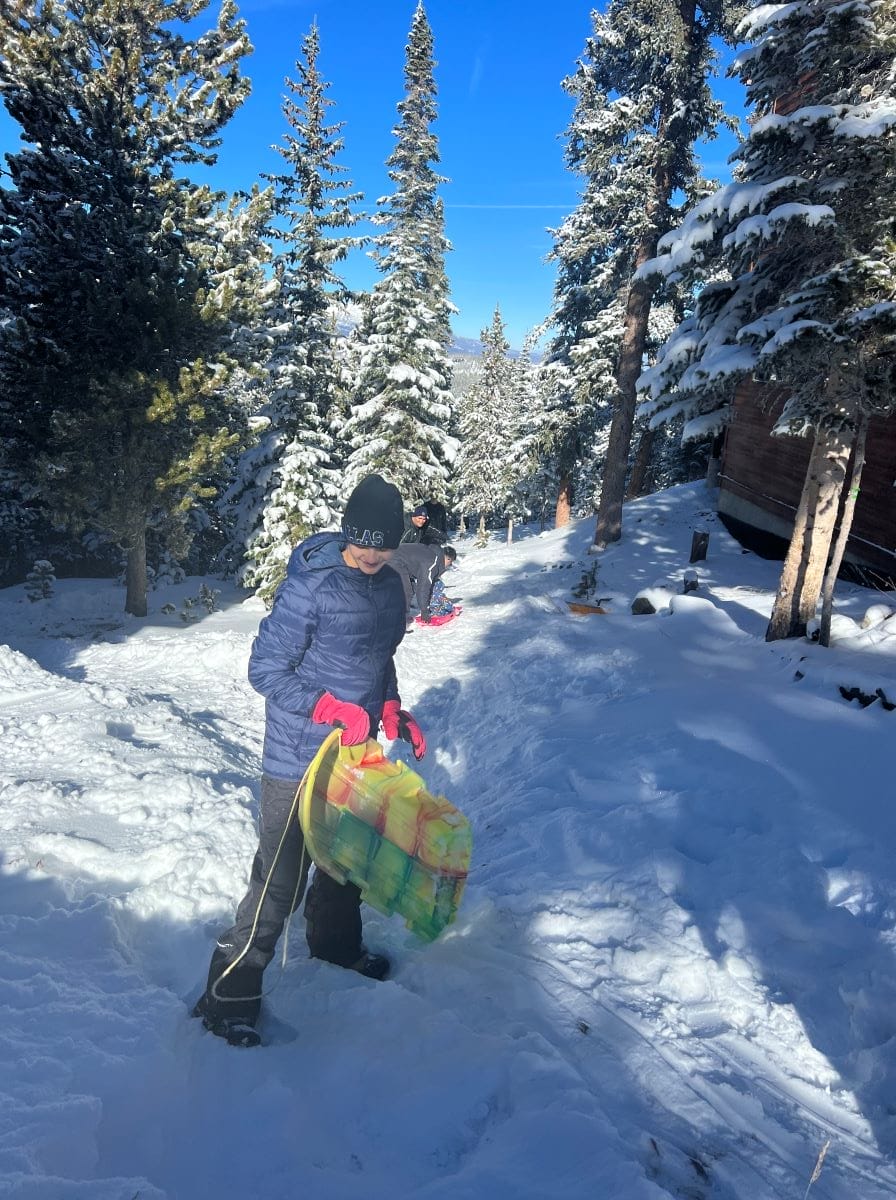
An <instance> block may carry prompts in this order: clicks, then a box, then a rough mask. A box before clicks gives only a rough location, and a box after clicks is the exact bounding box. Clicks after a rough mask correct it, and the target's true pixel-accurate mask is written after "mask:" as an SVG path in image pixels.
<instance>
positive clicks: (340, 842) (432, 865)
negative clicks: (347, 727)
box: [299, 729, 472, 942]
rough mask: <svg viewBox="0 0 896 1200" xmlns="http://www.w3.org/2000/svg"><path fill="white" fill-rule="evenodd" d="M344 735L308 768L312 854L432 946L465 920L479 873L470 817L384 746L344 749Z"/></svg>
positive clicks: (332, 739)
mask: <svg viewBox="0 0 896 1200" xmlns="http://www.w3.org/2000/svg"><path fill="white" fill-rule="evenodd" d="M340 736H341V730H339V729H335V730H334V731H333V732H332V733H331V734H330V735H329V736H328V737H327V739H326V741H325V742H324V743H323V745H322V746H321V748H320V750H319V751H318V752H317V755H316V756H315V758H314V761H313V762H312V763H311V766H310V767H309V768H308V771H307V773H306V775H305V778H304V780H303V781H302V786H301V789H300V796H299V820H300V822H301V825H302V830H303V832H304V834H305V844H306V846H307V847H308V853H309V854H310V855H311V857H312V859H313V860H314V862H315V863H317V865H318V866H320V867H322V868H323V869H324V870H325V871H326V872H327V874H328V875H332V876H333V878H334V879H338V880H339V882H340V883H344V882H345V881H346V880H347V879H350V880H351V882H352V883H354V884H357V886H358V887H359V888H360V889H361V895H362V898H363V899H364V900H365V901H366V902H367V903H368V904H370V905H372V906H373V907H374V908H376V909H378V910H379V911H380V912H381V913H385V915H386V916H391V915H392V913H396V912H397V913H399V914H400V915H401V916H402V917H404V919H405V924H406V925H407V927H408V929H410V930H411V931H412V932H413V933H415V934H417V936H418V937H420V938H423V940H424V941H428V942H429V941H432V940H433V939H434V938H436V937H438V935H439V934H440V933H441V932H442V930H443V929H444V928H445V926H446V925H448V924H450V922H451V921H453V920H454V918H455V916H456V915H457V909H458V905H459V904H460V899H461V896H462V895H463V890H464V885H465V883H466V881H467V872H468V870H469V867H470V853H471V850H472V838H471V833H470V826H469V823H468V821H467V819H466V817H464V815H463V814H462V813H460V812H458V810H457V809H456V808H455V807H454V805H453V804H450V803H449V802H448V801H447V800H446V799H445V798H444V797H443V796H432V795H430V793H429V792H428V791H427V790H426V787H425V785H424V783H423V780H422V779H421V778H420V776H419V775H417V774H416V772H415V771H412V770H411V768H410V767H408V766H406V765H405V764H404V763H401V762H397V763H396V762H392V761H391V760H390V759H388V758H386V756H385V755H384V754H383V749H382V747H381V746H380V744H379V742H375V741H373V740H368V741H367V742H364V743H362V744H361V745H360V746H343V745H341V744H340V741H339V738H340Z"/></svg>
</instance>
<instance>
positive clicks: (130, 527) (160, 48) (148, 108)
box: [0, 0, 250, 615]
mask: <svg viewBox="0 0 896 1200" xmlns="http://www.w3.org/2000/svg"><path fill="white" fill-rule="evenodd" d="M206 6H207V0H114V2H113V0H79V2H78V3H74V2H73V0H58V2H53V0H49V2H47V3H43V4H39V5H38V4H33V3H24V2H22V3H16V4H14V5H12V6H6V7H4V8H3V9H2V11H0V33H2V41H3V44H4V50H5V53H4V55H3V57H2V59H0V90H2V93H3V98H4V103H5V105H6V107H7V109H8V111H9V113H10V115H11V116H12V117H13V119H14V120H15V121H17V122H18V123H19V124H20V126H21V128H22V133H23V136H24V139H25V141H26V148H25V149H23V150H21V151H19V152H17V153H14V154H11V155H8V156H7V161H8V163H9V167H10V174H11V177H12V187H10V188H9V189H3V190H0V261H2V266H0V279H2V288H3V292H2V295H0V306H5V307H8V308H9V310H10V311H11V313H12V316H13V320H12V322H11V325H10V326H9V327H7V330H6V332H5V335H4V337H3V346H2V356H0V366H2V379H0V385H2V390H4V391H5V394H6V396H7V398H8V399H9V400H10V409H9V410H8V412H7V414H6V420H5V422H4V424H5V428H4V435H5V436H8V437H11V438H13V439H14V441H15V442H16V444H17V445H18V446H19V447H21V449H22V451H23V452H24V453H25V454H26V456H27V457H28V459H29V461H30V462H32V463H33V464H34V469H35V471H36V473H37V474H38V475H39V478H40V482H41V488H42V492H43V494H44V496H45V497H46V499H47V501H48V503H49V504H50V505H51V506H52V509H53V511H54V513H55V514H56V515H57V517H58V518H60V519H64V520H66V521H67V522H68V523H70V524H71V525H72V526H83V525H85V524H90V525H93V526H95V527H99V528H102V529H104V530H106V531H107V532H108V533H109V534H111V535H112V536H114V537H115V538H117V539H119V540H120V542H121V543H122V544H123V545H124V546H125V547H126V548H127V552H128V591H127V599H126V608H127V611H129V612H132V613H135V614H138V615H141V614H142V613H145V611H146V595H145V593H146V559H145V545H146V530H147V526H148V525H149V524H150V523H151V522H152V521H153V519H154V516H155V515H156V514H157V513H158V512H160V511H161V512H164V513H170V512H173V511H175V510H176V509H183V508H185V507H187V506H188V505H189V498H190V495H191V493H192V492H193V491H194V489H195V488H196V487H197V486H200V485H201V483H202V481H203V480H204V479H205V478H206V477H207V475H208V472H209V470H210V469H211V467H212V466H213V464H214V463H215V462H216V461H218V460H219V459H220V458H221V456H222V455H223V454H224V453H226V451H227V449H228V448H229V447H230V446H231V445H232V443H233V435H232V434H231V432H230V431H229V429H228V416H229V414H228V407H227V375H228V371H229V367H230V366H231V365H232V359H231V358H230V357H229V354H228V352H229V351H232V350H234V349H235V345H234V342H233V338H232V334H233V330H234V328H235V327H237V326H239V325H241V324H242V323H243V322H244V320H245V313H244V312H243V311H241V303H242V302H243V300H244V299H245V298H244V297H241V296H239V295H238V294H237V293H236V292H235V291H234V290H233V288H232V287H231V286H227V285H223V286H220V287H219V286H218V282H220V275H219V279H218V280H216V278H215V277H214V275H213V273H212V271H211V268H210V265H209V254H210V253H211V251H210V249H209V248H210V246H212V245H214V244H215V243H216V240H217V233H218V232H219V228H220V221H219V219H218V216H217V209H218V197H216V196H215V195H214V194H213V193H212V192H211V191H210V190H209V189H208V188H206V187H201V186H197V185H195V184H192V183H191V182H189V181H188V180H187V179H185V178H183V177H180V176H178V174H177V171H178V169H182V168H184V167H189V166H192V165H193V164H207V165H210V164H212V163H213V162H214V161H215V148H216V146H217V145H218V142H219V133H220V130H221V128H222V127H223V126H224V124H225V123H226V122H227V120H228V119H229V118H230V116H231V115H232V114H233V112H234V111H235V110H236V109H237V107H238V106H239V105H240V104H241V103H242V101H243V100H244V98H245V97H246V95H247V93H248V87H249V85H248V81H246V80H245V79H243V78H242V77H241V75H240V70H239V63H240V60H241V58H242V57H243V56H244V55H245V54H246V53H247V52H248V50H249V48H250V47H249V44H248V40H247V37H246V34H245V29H244V27H243V24H242V22H241V21H239V20H238V19H237V15H236V9H235V7H234V5H233V3H232V0H224V2H223V3H222V6H221V9H220V13H219V16H218V21H217V25H216V27H215V28H214V29H212V30H207V31H205V32H203V33H202V34H201V36H198V37H195V38H190V37H188V35H187V27H188V25H189V24H190V22H192V21H193V20H194V19H195V18H196V17H198V16H199V15H200V14H201V12H202V11H203V10H204V8H205V7H206ZM232 282H233V281H232V280H231V281H230V283H232Z"/></svg>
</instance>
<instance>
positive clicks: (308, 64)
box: [228, 24, 363, 600]
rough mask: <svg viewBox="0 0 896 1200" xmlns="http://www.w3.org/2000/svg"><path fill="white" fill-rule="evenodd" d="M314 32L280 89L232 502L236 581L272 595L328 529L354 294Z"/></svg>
mask: <svg viewBox="0 0 896 1200" xmlns="http://www.w3.org/2000/svg"><path fill="white" fill-rule="evenodd" d="M319 53H320V34H319V31H318V27H317V25H316V24H313V25H312V27H311V29H310V30H309V32H308V33H307V35H306V36H305V38H304V39H303V41H302V57H301V58H300V60H299V61H298V62H297V63H296V71H297V78H296V79H295V80H292V79H287V80H286V86H287V89H288V92H287V95H286V97H285V98H284V103H283V114H284V116H285V118H286V122H287V125H288V127H289V128H288V132H287V134H286V135H285V139H284V143H285V144H284V145H281V146H278V147H277V149H278V150H279V152H280V154H281V155H282V156H283V158H284V160H285V162H286V166H287V169H286V170H285V171H284V172H282V173H280V174H277V175H272V176H269V177H268V178H269V180H270V182H272V183H273V184H274V186H275V188H276V196H277V201H276V213H277V218H278V228H277V230H276V234H277V237H278V238H279V241H280V242H281V244H282V247H283V248H282V250H281V251H280V252H279V253H278V254H277V256H276V260H275V274H276V279H277V282H278V285H279V288H278V294H277V302H276V304H275V305H274V307H273V310H272V311H271V313H270V316H269V321H270V333H271V341H272V345H273V349H272V353H271V357H270V360H269V365H268V371H269V380H268V384H267V389H268V393H269V400H268V403H267V404H266V405H265V407H264V410H263V414H262V415H263V416H264V417H265V418H266V420H267V427H266V429H265V430H264V432H263V434H262V435H261V437H260V439H259V441H258V443H257V445H256V446H255V447H253V448H252V450H250V451H249V452H248V453H247V454H246V456H245V458H244V460H243V462H242V463H241V464H240V470H239V482H238V484H237V486H236V487H235V488H233V489H232V490H231V495H230V497H229V498H228V499H229V502H230V503H231V504H236V505H237V506H238V507H239V509H240V510H241V514H242V519H241V521H240V534H241V537H242V539H243V541H244V546H245V550H246V563H245V566H244V568H243V571H242V572H241V577H242V579H243V582H244V583H246V584H247V585H248V586H249V587H254V588H256V589H258V591H259V594H260V595H261V596H262V597H263V598H264V599H266V600H267V599H270V598H271V597H272V596H273V593H274V592H275V590H276V588H277V586H278V584H279V583H280V581H281V579H282V578H283V575H284V573H285V570H286V563H287V561H288V559H289V555H290V553H291V552H292V549H293V547H294V546H295V545H296V543H297V542H298V541H300V540H301V539H302V538H304V537H307V536H308V535H309V534H311V533H314V532H316V531H317V530H319V529H324V528H326V527H327V526H329V525H331V524H332V523H333V521H334V520H335V516H336V513H337V511H338V507H339V494H340V485H341V471H342V463H341V462H340V461H339V450H338V447H337V446H336V445H335V444H334V439H333V435H332V432H331V430H332V428H333V426H334V424H335V422H336V413H337V411H338V409H339V408H340V406H341V402H342V390H343V383H344V379H343V373H344V370H345V368H344V359H345V349H344V345H343V342H344V338H343V337H342V336H341V335H340V334H339V333H338V331H337V328H336V323H335V318H334V305H343V304H345V303H346V302H347V301H348V300H349V299H350V294H349V292H348V289H347V288H346V286H345V283H344V282H343V280H342V279H341V277H340V276H339V275H338V274H337V273H336V271H335V270H334V267H335V266H336V264H337V263H339V262H341V261H342V260H344V259H345V257H346V256H347V254H348V253H349V251H350V250H351V249H352V248H354V247H356V246H359V245H361V244H362V242H363V239H361V238H358V237H356V236H352V235H349V234H347V233H345V232H343V231H345V230H347V229H350V228H351V227H352V226H354V225H355V224H356V223H357V222H358V221H359V220H360V219H361V217H360V215H359V214H358V213H357V211H356V206H357V204H358V202H359V201H360V199H361V196H360V194H359V193H354V192H352V191H351V188H352V184H351V182H350V181H348V180H347V179H345V178H343V176H344V174H345V168H344V167H342V166H341V165H339V163H338V162H337V156H338V155H339V154H340V153H341V151H342V149H343V144H344V143H343V139H342V137H341V131H342V129H343V126H344V123H343V122H339V123H335V124H330V123H328V121H327V114H328V110H329V109H330V108H331V107H332V106H333V103H334V102H333V101H332V100H331V99H329V97H328V95H327V92H328V90H329V88H330V84H329V83H327V82H326V81H325V80H324V79H323V78H322V76H321V73H320V71H319V69H318V65H317V62H318V56H319Z"/></svg>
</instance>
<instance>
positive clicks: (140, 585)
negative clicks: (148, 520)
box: [124, 525, 146, 617]
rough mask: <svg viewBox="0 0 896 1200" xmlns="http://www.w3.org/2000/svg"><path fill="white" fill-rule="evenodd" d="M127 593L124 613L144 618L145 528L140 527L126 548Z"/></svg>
mask: <svg viewBox="0 0 896 1200" xmlns="http://www.w3.org/2000/svg"><path fill="white" fill-rule="evenodd" d="M126 579H127V591H126V594H125V601H124V611H125V612H126V613H130V614H131V616H133V617H145V616H146V527H145V526H144V525H141V526H140V528H139V529H138V530H137V531H136V532H135V533H134V535H133V538H132V539H131V544H130V545H129V546H128V563H127V571H126Z"/></svg>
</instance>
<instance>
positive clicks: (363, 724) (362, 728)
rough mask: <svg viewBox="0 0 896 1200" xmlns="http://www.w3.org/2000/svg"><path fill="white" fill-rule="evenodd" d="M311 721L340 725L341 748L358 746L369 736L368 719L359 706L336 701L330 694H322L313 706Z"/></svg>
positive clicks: (320, 723)
mask: <svg viewBox="0 0 896 1200" xmlns="http://www.w3.org/2000/svg"><path fill="white" fill-rule="evenodd" d="M311 720H312V721H317V723H318V724H319V725H342V726H343V730H342V737H341V738H340V739H339V740H340V742H341V743H342V745H343V746H359V745H360V744H361V742H366V741H367V738H368V737H369V736H370V717H369V716H368V715H367V713H366V712H365V710H364V709H363V708H361V706H360V705H359V704H349V703H348V701H346V700H337V699H336V697H335V696H334V695H332V694H331V693H330V692H324V694H323V695H322V696H321V698H320V699H319V700H318V702H317V704H315V706H314V709H313V711H312V713H311Z"/></svg>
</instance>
